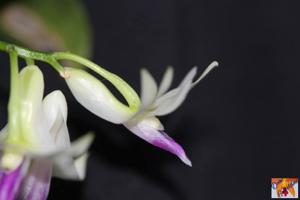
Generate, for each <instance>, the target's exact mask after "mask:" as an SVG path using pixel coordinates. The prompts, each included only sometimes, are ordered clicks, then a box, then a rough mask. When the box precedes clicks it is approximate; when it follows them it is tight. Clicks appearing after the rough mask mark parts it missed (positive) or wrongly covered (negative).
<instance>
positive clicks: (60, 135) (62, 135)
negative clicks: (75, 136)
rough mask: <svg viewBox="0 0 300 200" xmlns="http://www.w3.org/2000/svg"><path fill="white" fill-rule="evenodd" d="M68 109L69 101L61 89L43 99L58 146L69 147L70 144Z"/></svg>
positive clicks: (54, 141)
mask: <svg viewBox="0 0 300 200" xmlns="http://www.w3.org/2000/svg"><path fill="white" fill-rule="evenodd" d="M67 110H68V108H67V102H66V99H65V96H64V95H63V93H62V92H61V91H58V90H57V91H53V92H51V93H50V94H48V95H47V96H46V97H45V99H44V101H43V112H44V115H45V117H46V120H47V125H48V130H49V131H50V134H51V136H52V139H53V143H54V144H55V147H56V148H67V147H69V146H70V137H69V132H68V128H67V124H66V121H67Z"/></svg>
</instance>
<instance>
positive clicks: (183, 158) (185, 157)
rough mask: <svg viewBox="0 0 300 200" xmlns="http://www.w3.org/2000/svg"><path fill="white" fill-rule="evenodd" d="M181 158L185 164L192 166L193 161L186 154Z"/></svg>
mask: <svg viewBox="0 0 300 200" xmlns="http://www.w3.org/2000/svg"><path fill="white" fill-rule="evenodd" d="M179 158H180V160H181V161H182V162H183V163H184V164H186V165H187V166H189V167H192V161H191V160H190V159H189V158H188V157H187V156H186V155H185V154H183V155H182V156H180V157H179Z"/></svg>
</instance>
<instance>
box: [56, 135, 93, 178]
mask: <svg viewBox="0 0 300 200" xmlns="http://www.w3.org/2000/svg"><path fill="white" fill-rule="evenodd" d="M93 139H94V135H93V134H86V135H85V136H83V137H81V138H80V139H78V140H77V141H75V142H74V143H72V146H71V148H70V149H68V150H66V151H64V152H62V153H60V154H59V155H57V156H55V157H54V158H53V162H54V166H53V175H54V176H56V177H59V178H62V179H70V180H82V179H84V178H85V170H86V163H87V158H88V153H87V149H88V148H89V146H90V145H91V143H92V141H93ZM74 159H75V160H74Z"/></svg>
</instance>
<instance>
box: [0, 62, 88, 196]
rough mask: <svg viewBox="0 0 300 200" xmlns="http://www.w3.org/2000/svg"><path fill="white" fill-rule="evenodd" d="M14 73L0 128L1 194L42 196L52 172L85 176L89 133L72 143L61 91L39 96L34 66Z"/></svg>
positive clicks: (39, 84)
mask: <svg viewBox="0 0 300 200" xmlns="http://www.w3.org/2000/svg"><path fill="white" fill-rule="evenodd" d="M16 69H17V68H16ZM15 72H17V71H15ZM13 73H14V72H12V79H13V80H14V81H15V84H14V86H13V87H12V88H11V96H10V100H9V113H8V115H9V121H8V124H7V126H6V127H5V128H3V129H2V131H1V133H0V147H1V152H2V153H1V155H0V199H5V200H14V199H23V200H45V199H46V198H47V196H48V192H49V187H50V181H51V177H52V176H56V177H60V178H63V179H72V180H82V179H83V178H84V177H85V166H86V161H87V152H86V151H87V149H88V147H89V146H90V144H91V142H92V140H93V135H92V134H87V135H85V136H83V137H81V138H80V139H79V140H77V141H75V142H74V143H72V144H71V143H70V138H69V133H68V128H67V125H66V122H67V104H66V100H65V97H64V95H63V94H62V93H61V92H60V91H54V92H52V93H50V94H49V95H47V96H46V97H45V98H43V93H44V80H43V75H42V72H41V71H40V70H39V68H38V67H37V66H33V65H32V66H27V67H25V68H24V69H23V70H22V71H21V72H20V73H15V74H13Z"/></svg>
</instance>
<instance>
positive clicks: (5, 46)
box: [0, 41, 64, 74]
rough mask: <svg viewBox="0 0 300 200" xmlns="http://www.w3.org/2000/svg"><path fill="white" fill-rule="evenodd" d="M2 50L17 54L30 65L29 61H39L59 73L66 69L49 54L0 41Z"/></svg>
mask: <svg viewBox="0 0 300 200" xmlns="http://www.w3.org/2000/svg"><path fill="white" fill-rule="evenodd" d="M0 50H2V51H5V52H8V53H9V52H12V51H14V52H16V54H17V55H18V56H19V57H21V58H23V59H25V60H26V62H27V63H28V61H29V60H38V61H43V62H46V63H48V64H50V65H51V66H52V67H53V68H54V69H55V70H56V71H57V72H58V73H60V74H61V73H63V71H64V68H63V66H61V64H59V63H58V62H57V61H56V60H55V59H54V58H53V56H52V54H49V53H42V52H37V51H32V50H29V49H26V48H23V47H19V46H17V45H13V44H9V43H6V42H3V41H0Z"/></svg>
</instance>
